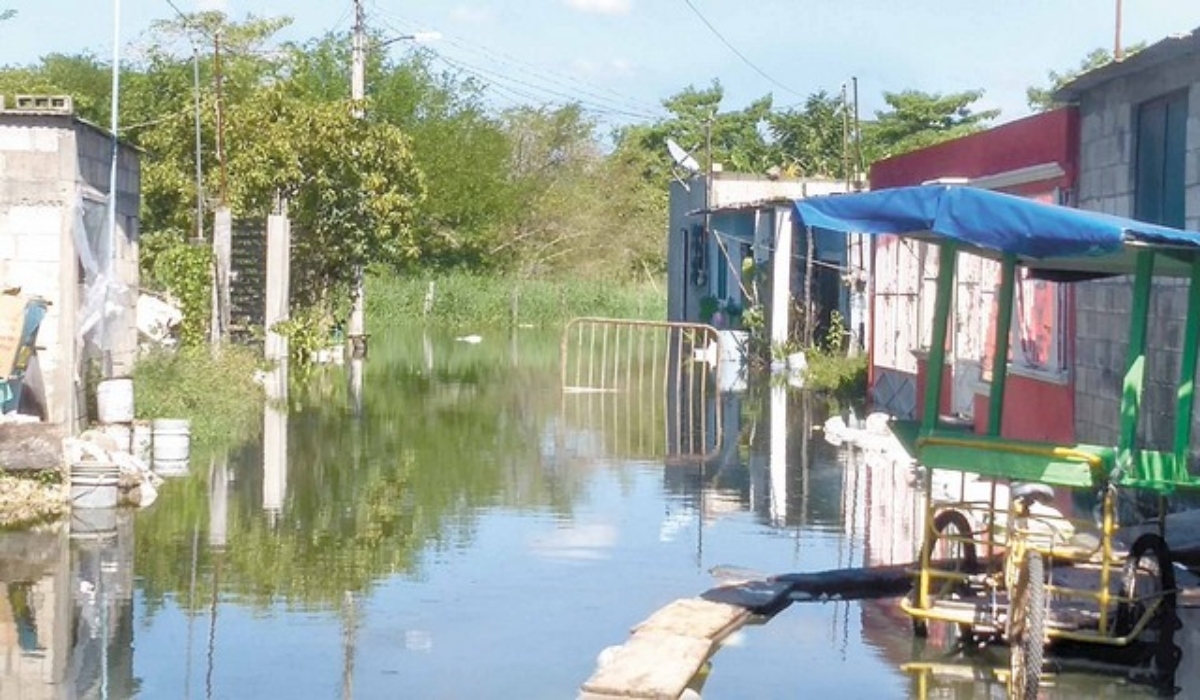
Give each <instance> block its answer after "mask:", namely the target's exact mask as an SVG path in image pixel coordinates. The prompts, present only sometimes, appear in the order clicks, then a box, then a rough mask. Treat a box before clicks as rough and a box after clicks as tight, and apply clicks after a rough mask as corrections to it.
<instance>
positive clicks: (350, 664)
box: [342, 591, 358, 700]
mask: <svg viewBox="0 0 1200 700" xmlns="http://www.w3.org/2000/svg"><path fill="white" fill-rule="evenodd" d="M357 640H358V612H357V610H356V609H355V605H354V593H352V592H350V591H346V594H345V596H343V598H342V645H343V646H342V700H350V699H351V698H353V697H354V656H355V650H356V649H357V648H358V643H357Z"/></svg>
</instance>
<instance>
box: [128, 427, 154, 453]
mask: <svg viewBox="0 0 1200 700" xmlns="http://www.w3.org/2000/svg"><path fill="white" fill-rule="evenodd" d="M153 445H154V430H153V428H151V427H150V421H144V420H139V421H134V423H133V442H132V445H131V448H132V449H131V450H130V454H132V455H133V456H134V457H137V458H138V459H140V460H142V461H143V462H145V463H147V464H149V463H150V454H151V452H152V451H153Z"/></svg>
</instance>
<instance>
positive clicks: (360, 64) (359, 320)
mask: <svg viewBox="0 0 1200 700" xmlns="http://www.w3.org/2000/svg"><path fill="white" fill-rule="evenodd" d="M352 53H353V65H352V67H351V69H350V99H351V100H353V101H354V116H356V117H358V118H360V119H361V118H362V117H363V116H364V108H363V100H364V99H365V98H366V73H367V37H366V22H365V20H364V13H363V3H362V0H354V39H353V47H352ZM363 272H364V271H363V264H362V263H361V262H360V263H359V264H357V265H355V266H354V298H353V300H352V303H353V305H352V306H351V308H350V324H349V328H348V329H347V335H348V336H349V337H350V357H351V358H363V357H366V355H367V334H366V294H365V292H366V289H365V285H364V284H363V276H364V275H363Z"/></svg>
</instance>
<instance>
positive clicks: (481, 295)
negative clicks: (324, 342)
mask: <svg viewBox="0 0 1200 700" xmlns="http://www.w3.org/2000/svg"><path fill="white" fill-rule="evenodd" d="M431 285H432V294H430V289H431ZM427 300H428V302H427ZM427 303H428V315H426V309H427ZM666 308H667V294H666V289H665V287H664V286H663V285H661V284H659V285H655V284H652V283H633V282H630V283H625V284H621V283H615V282H612V281H610V280H595V279H564V280H539V279H518V278H514V277H492V276H479V275H472V274H468V273H442V274H438V275H432V276H431V275H421V276H416V275H413V276H407V277H400V276H374V277H372V278H370V279H369V280H368V285H367V317H368V324H374V325H375V327H378V326H381V325H382V326H396V325H402V324H410V323H412V322H413V321H421V320H425V321H427V322H428V323H430V324H432V325H437V326H443V327H448V328H479V327H495V326H501V325H518V326H535V327H552V326H560V325H562V324H563V323H565V322H566V321H568V320H570V319H571V318H574V317H577V316H602V317H608V318H633V319H664V318H666Z"/></svg>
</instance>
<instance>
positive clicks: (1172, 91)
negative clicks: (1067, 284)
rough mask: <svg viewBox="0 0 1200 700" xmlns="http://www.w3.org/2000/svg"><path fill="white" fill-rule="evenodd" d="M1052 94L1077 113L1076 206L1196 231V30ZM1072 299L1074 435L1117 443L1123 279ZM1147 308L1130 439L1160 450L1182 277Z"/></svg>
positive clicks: (1168, 433)
mask: <svg viewBox="0 0 1200 700" xmlns="http://www.w3.org/2000/svg"><path fill="white" fill-rule="evenodd" d="M1056 98H1057V99H1059V100H1060V101H1063V102H1068V103H1072V104H1075V105H1077V106H1078V109H1079V114H1080V161H1079V177H1078V192H1077V193H1076V195H1077V196H1076V202H1077V203H1078V206H1079V207H1081V208H1083V209H1091V210H1095V211H1101V212H1106V213H1109V214H1116V215H1119V216H1129V217H1134V218H1137V219H1141V220H1143V221H1150V222H1154V223H1159V224H1165V225H1168V226H1174V227H1178V228H1187V229H1190V230H1193V231H1196V230H1200V29H1197V30H1195V31H1192V32H1190V33H1187V34H1182V35H1176V36H1172V37H1169V38H1167V39H1164V40H1162V41H1159V42H1158V43H1156V44H1153V45H1152V46H1149V47H1147V48H1145V49H1143V50H1142V51H1139V52H1137V53H1135V54H1133V55H1131V56H1129V57H1128V58H1126V59H1125V60H1123V61H1119V62H1114V63H1110V64H1108V65H1106V66H1103V67H1101V68H1099V69H1097V70H1093V71H1091V72H1088V73H1085V74H1083V75H1081V76H1079V77H1078V78H1076V79H1075V80H1074V81H1072V82H1070V83H1068V84H1067V85H1065V86H1064V87H1063V88H1062V89H1061V90H1060V91H1059V92H1058V93H1057V95H1056ZM1075 294H1076V298H1075V309H1076V312H1075V324H1076V332H1075V344H1076V347H1075V364H1074V371H1075V416H1076V417H1075V428H1076V430H1075V432H1076V439H1077V440H1079V441H1080V442H1088V443H1095V444H1116V442H1117V431H1118V429H1119V425H1120V414H1119V397H1120V390H1121V381H1122V378H1123V376H1124V373H1125V369H1126V367H1125V363H1126V358H1125V355H1126V348H1127V347H1128V338H1129V313H1130V304H1131V301H1132V286H1131V283H1130V278H1128V277H1120V278H1110V279H1104V280H1097V281H1091V282H1086V283H1083V284H1079V285H1076V289H1075ZM1151 305H1152V309H1151V314H1152V315H1151V318H1150V322H1149V333H1150V335H1149V349H1150V354H1149V356H1148V360H1147V362H1148V366H1147V375H1146V389H1145V396H1144V402H1145V403H1144V404H1143V410H1142V413H1141V425H1140V429H1139V434H1140V439H1141V440H1142V441H1143V444H1144V445H1146V446H1149V447H1153V448H1170V442H1171V439H1172V429H1173V420H1174V413H1175V411H1174V401H1175V393H1176V389H1177V387H1176V377H1177V376H1178V368H1179V362H1180V348H1181V346H1182V342H1183V335H1184V334H1183V331H1184V326H1185V318H1184V314H1185V310H1186V308H1187V281H1186V280H1177V281H1176V280H1166V281H1163V282H1160V283H1158V284H1157V286H1156V287H1155V288H1154V291H1153V298H1152V301H1151ZM1192 455H1193V462H1194V460H1195V458H1196V456H1197V450H1196V449H1195V448H1193V450H1192Z"/></svg>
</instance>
